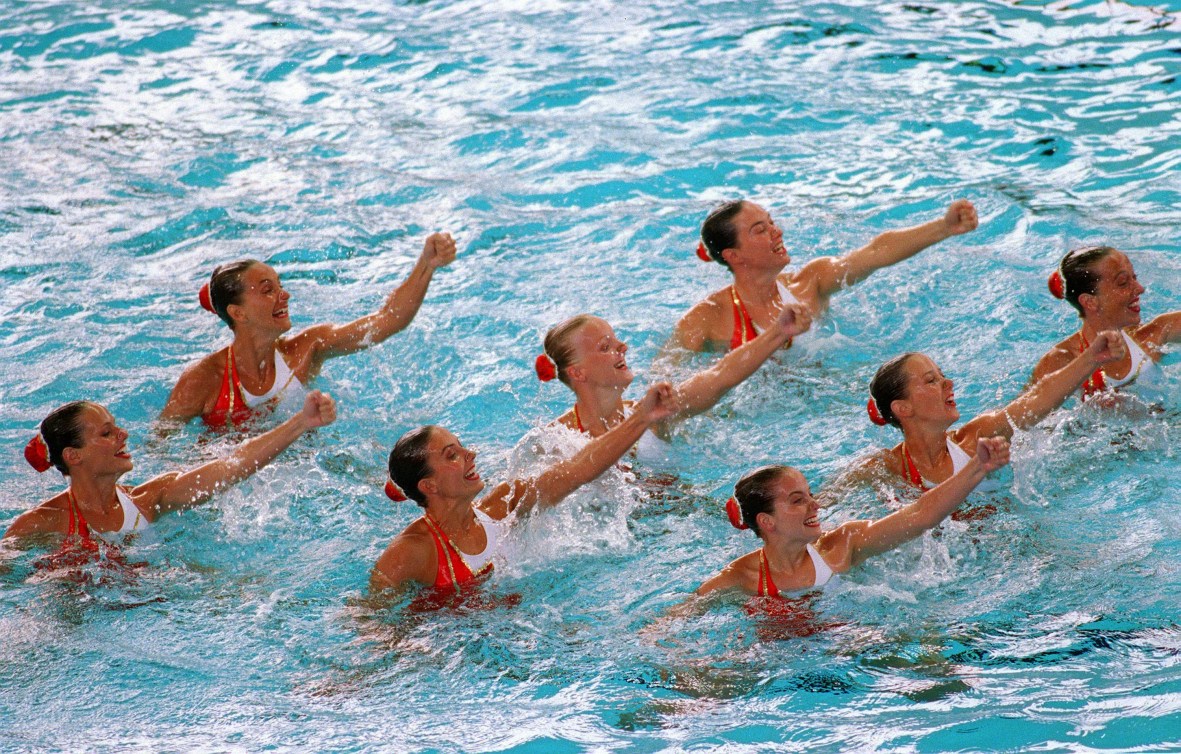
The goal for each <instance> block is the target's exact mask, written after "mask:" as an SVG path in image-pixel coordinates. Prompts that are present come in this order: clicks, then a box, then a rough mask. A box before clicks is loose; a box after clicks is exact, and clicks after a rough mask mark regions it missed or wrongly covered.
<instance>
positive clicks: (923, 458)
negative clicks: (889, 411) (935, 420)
mask: <svg viewBox="0 0 1181 754" xmlns="http://www.w3.org/2000/svg"><path fill="white" fill-rule="evenodd" d="M948 429H950V425H948V426H944V425H941V424H928V425H926V426H921V427H914V426H912V427H909V428H908V430H907V431H906V432H904V433H903V438H904V439H903V443H904V444H905V445H906V450H907V452H909V453H910V457H911V458H912V459H913V460H914V462H915V465H917V466H922V467H924V468H927V469H934V468H938V467H939V464H940V462H941V461H942V460H943V459H944V458H947V457H948V456H950V455H951V454H950V453H949V452H948V450H947V430H948Z"/></svg>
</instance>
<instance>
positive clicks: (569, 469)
mask: <svg viewBox="0 0 1181 754" xmlns="http://www.w3.org/2000/svg"><path fill="white" fill-rule="evenodd" d="M650 425H651V422H650V421H649V420H648V418H647V417H646V416H645V415H643V414H642V413H641V412H640V411H635V412H633V413H632V414H631V415H630V416H628V417H627V418H626V419H624V420H623V421H622V422H620V423H619V424H616V425H615V426H614V427H612V428H611V430H610V431H609V432H607V433H606V434H603V435H600V436H598V437H596V438H595V439H593V440H591V441H590V442H589V443H587V444H586V447H584V448H583V449H582V450H580V451H578V453H576V454H575V455H574V456H573V457H572V458H570V459H568V460H565V461H562V462H560V463H557V464H555V465H553V466H551V467H550V468H548V469H546V470H545V471H543V472H542V473H541V474H540V475H539V476H538V477H537V479H536V481H535V484H534V486H535V488H536V489H537V505H539V506H542V507H545V506H551V505H556V504H557V503H559V502H561V500H562V499H563V498H565V497H566V496H567V495H569V494H570V493H571V492H573V491H574V490H576V489H578V488H579V487H581V486H582V485H584V484H587V483H588V482H591V481H593V480H595V479H596V478H598V476H599V475H600V474H602V473H603V472H604V471H606V470H607V469H609V468H610V467H611V465H612V464H614V463H615V462H616V461H618V460H619V459H620V458H621V457H623V454H624V453H626V452H627V451H628V450H629V449H630V448H631V447H632V446H633V445H635V444H636V442H638V441H639V439H640V436H641V435H643V434H644V430H646V429H648V427H649V426H650Z"/></svg>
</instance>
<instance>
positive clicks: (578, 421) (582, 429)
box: [574, 403, 586, 434]
mask: <svg viewBox="0 0 1181 754" xmlns="http://www.w3.org/2000/svg"><path fill="white" fill-rule="evenodd" d="M574 423H575V424H577V425H578V431H579V432H582V433H584V434H585V433H586V427H584V426H582V417H580V416H579V415H578V404H577V403H575V404H574Z"/></svg>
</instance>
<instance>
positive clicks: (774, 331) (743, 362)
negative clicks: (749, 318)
mask: <svg viewBox="0 0 1181 754" xmlns="http://www.w3.org/2000/svg"><path fill="white" fill-rule="evenodd" d="M790 337H791V336H790V335H788V333H787V331H786V330H785V329H784V328H783V327H782V326H780V325H779V324H778V323H776V324H773V325H772V326H771V327H769V328H767V329H766V330H764V331H763V332H761V333H759V335H758V336H757V337H756V338H755V339H754V340H751V341H749V342H748V343H745V344H743V345H741V346H739V347H738V348H736V349H734V350H733V351H730V352H729V353H728V354H726V355H725V356H724V357H722V359H721V360H720V361H718V363H716V364H714V365H713V366H712V367H710V368H709V369H706V370H704V371H701V372H698V373H697V374H695V375H693V376H692V377H690V378H689V379H687V380H685V381H684V382H682V383H681V384H680V385H678V386H677V393H678V394H679V395H680V398H681V402H682V406H681V409H680V411H678V412H677V416H678V417H679V418H685V417H689V416H693V415H694V414H699V413H701V412H702V411H706V410H708V409H710V408H711V407H713V405H714V404H715V403H717V402H718V401H719V400H720V399H721V397H722V396H723V395H725V394H726V393H728V392H730V391H731V390H733V389H734V388H735V387H736V386H738V385H739V384H741V383H742V382H743V381H744V380H746V378H748V377H750V376H751V375H752V374H754V373H755V372H757V371H758V369H759V367H761V366H762V365H763V364H764V363H765V362H766V361H767V359H768V358H770V357H771V355H772V354H774V353H775V352H776V351H778V350H779V349H780V347H782V346H783V344H784V343H786V342H787V341H788V340H789V339H790Z"/></svg>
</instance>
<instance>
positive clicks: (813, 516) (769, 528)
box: [759, 469, 820, 542]
mask: <svg viewBox="0 0 1181 754" xmlns="http://www.w3.org/2000/svg"><path fill="white" fill-rule="evenodd" d="M773 484H774V487H773V490H774V498H775V502H774V503H773V504H772V506H771V511H770V512H769V513H760V514H759V531H761V532H762V533H763V535H764V537H766V536H768V535H769V536H785V537H787V538H789V539H792V540H803V541H806V542H815V541H816V540H817V539H820V504H819V503H817V502H816V498H814V497H812V490H811V488H809V487H808V480H807V479H804V475H803V474H801V473H800V472H798V471H796V470H795V469H788V470H787V471H785V472H783V473H782V474H780V475H779V477H778V478H777V479H776V480H775V482H774V483H773Z"/></svg>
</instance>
